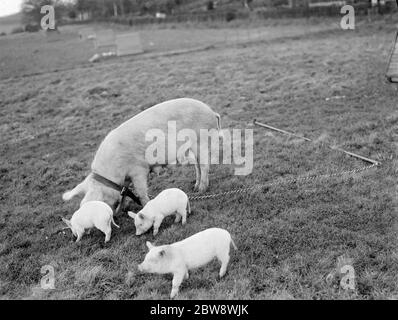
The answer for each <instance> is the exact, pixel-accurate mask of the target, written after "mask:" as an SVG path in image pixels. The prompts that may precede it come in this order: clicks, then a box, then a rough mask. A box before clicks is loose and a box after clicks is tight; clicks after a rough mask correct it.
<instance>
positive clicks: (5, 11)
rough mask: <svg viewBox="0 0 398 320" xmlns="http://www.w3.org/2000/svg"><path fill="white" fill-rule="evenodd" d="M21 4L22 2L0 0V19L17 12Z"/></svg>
mask: <svg viewBox="0 0 398 320" xmlns="http://www.w3.org/2000/svg"><path fill="white" fill-rule="evenodd" d="M21 3H22V0H0V17H3V16H8V15H10V14H13V13H17V12H19V11H20V10H21Z"/></svg>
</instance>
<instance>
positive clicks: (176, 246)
mask: <svg viewBox="0 0 398 320" xmlns="http://www.w3.org/2000/svg"><path fill="white" fill-rule="evenodd" d="M231 244H232V245H233V247H234V249H235V250H236V249H237V248H236V245H235V243H234V242H233V240H232V238H231V235H230V234H229V232H228V231H227V230H224V229H220V228H210V229H206V230H204V231H201V232H198V233H196V234H194V235H193V236H191V237H189V238H186V239H184V240H182V241H179V242H175V243H173V244H169V245H163V246H158V247H155V246H154V245H153V244H152V243H150V242H149V241H147V243H146V245H147V247H148V249H149V252H148V253H147V254H146V256H145V259H144V261H143V262H142V263H141V264H139V265H138V270H139V271H141V272H147V273H158V274H165V273H172V274H173V287H172V290H171V293H170V298H174V297H175V296H176V295H177V294H178V290H179V287H180V285H181V283H182V281H183V280H184V279H188V277H189V274H188V272H189V270H190V269H195V268H199V267H201V266H204V265H205V264H207V263H209V262H210V261H212V260H213V259H214V258H217V259H218V260H219V261H220V262H221V269H220V273H219V275H220V278H222V277H223V276H224V275H225V273H226V271H227V266H228V262H229V251H230V246H231Z"/></svg>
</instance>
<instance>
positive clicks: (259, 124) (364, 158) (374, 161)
mask: <svg viewBox="0 0 398 320" xmlns="http://www.w3.org/2000/svg"><path fill="white" fill-rule="evenodd" d="M253 123H254V124H255V125H257V126H260V127H263V128H267V129H270V130H274V131H277V132H280V133H283V134H286V135H289V136H293V137H296V138H300V139H304V140H305V141H311V142H313V140H312V139H310V138H306V137H302V136H299V135H297V134H295V133H292V132H289V131H285V130H282V129H278V128H275V127H271V126H269V125H267V124H264V123H261V122H258V121H257V120H256V119H254V120H253ZM328 147H329V148H330V149H332V150H337V151H340V152H344V153H345V154H348V155H349V156H351V157H355V158H358V159H361V160H363V161H366V162H370V163H373V164H374V165H376V166H378V165H380V162H379V161H376V160H373V159H369V158H366V157H364V156H361V155H359V154H356V153H353V152H350V151H346V150H344V149H341V148H338V147H333V146H328Z"/></svg>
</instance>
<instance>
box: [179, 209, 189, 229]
mask: <svg viewBox="0 0 398 320" xmlns="http://www.w3.org/2000/svg"><path fill="white" fill-rule="evenodd" d="M177 214H178V215H179V216H180V217H182V225H184V224H186V223H187V209H186V208H184V209H180V210H179V211H178V213H177Z"/></svg>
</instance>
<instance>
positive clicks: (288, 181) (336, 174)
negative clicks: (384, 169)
mask: <svg viewBox="0 0 398 320" xmlns="http://www.w3.org/2000/svg"><path fill="white" fill-rule="evenodd" d="M378 165H379V164H376V163H374V164H371V165H369V166H364V167H361V168H357V169H351V170H345V171H338V172H333V173H326V174H321V175H312V176H304V177H297V178H290V179H286V180H277V181H274V182H271V183H264V184H256V185H254V186H250V187H242V188H237V189H233V190H229V191H225V192H219V193H214V194H204V195H198V193H190V194H188V197H189V200H191V201H195V200H204V199H213V198H218V197H223V196H228V195H231V194H241V193H244V192H250V191H255V190H257V189H262V188H267V187H274V186H278V185H282V184H291V183H296V182H304V183H305V182H308V181H314V180H317V179H325V178H332V177H339V176H343V175H351V174H355V173H358V172H361V171H366V170H369V169H371V168H373V167H377V166H378Z"/></svg>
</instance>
